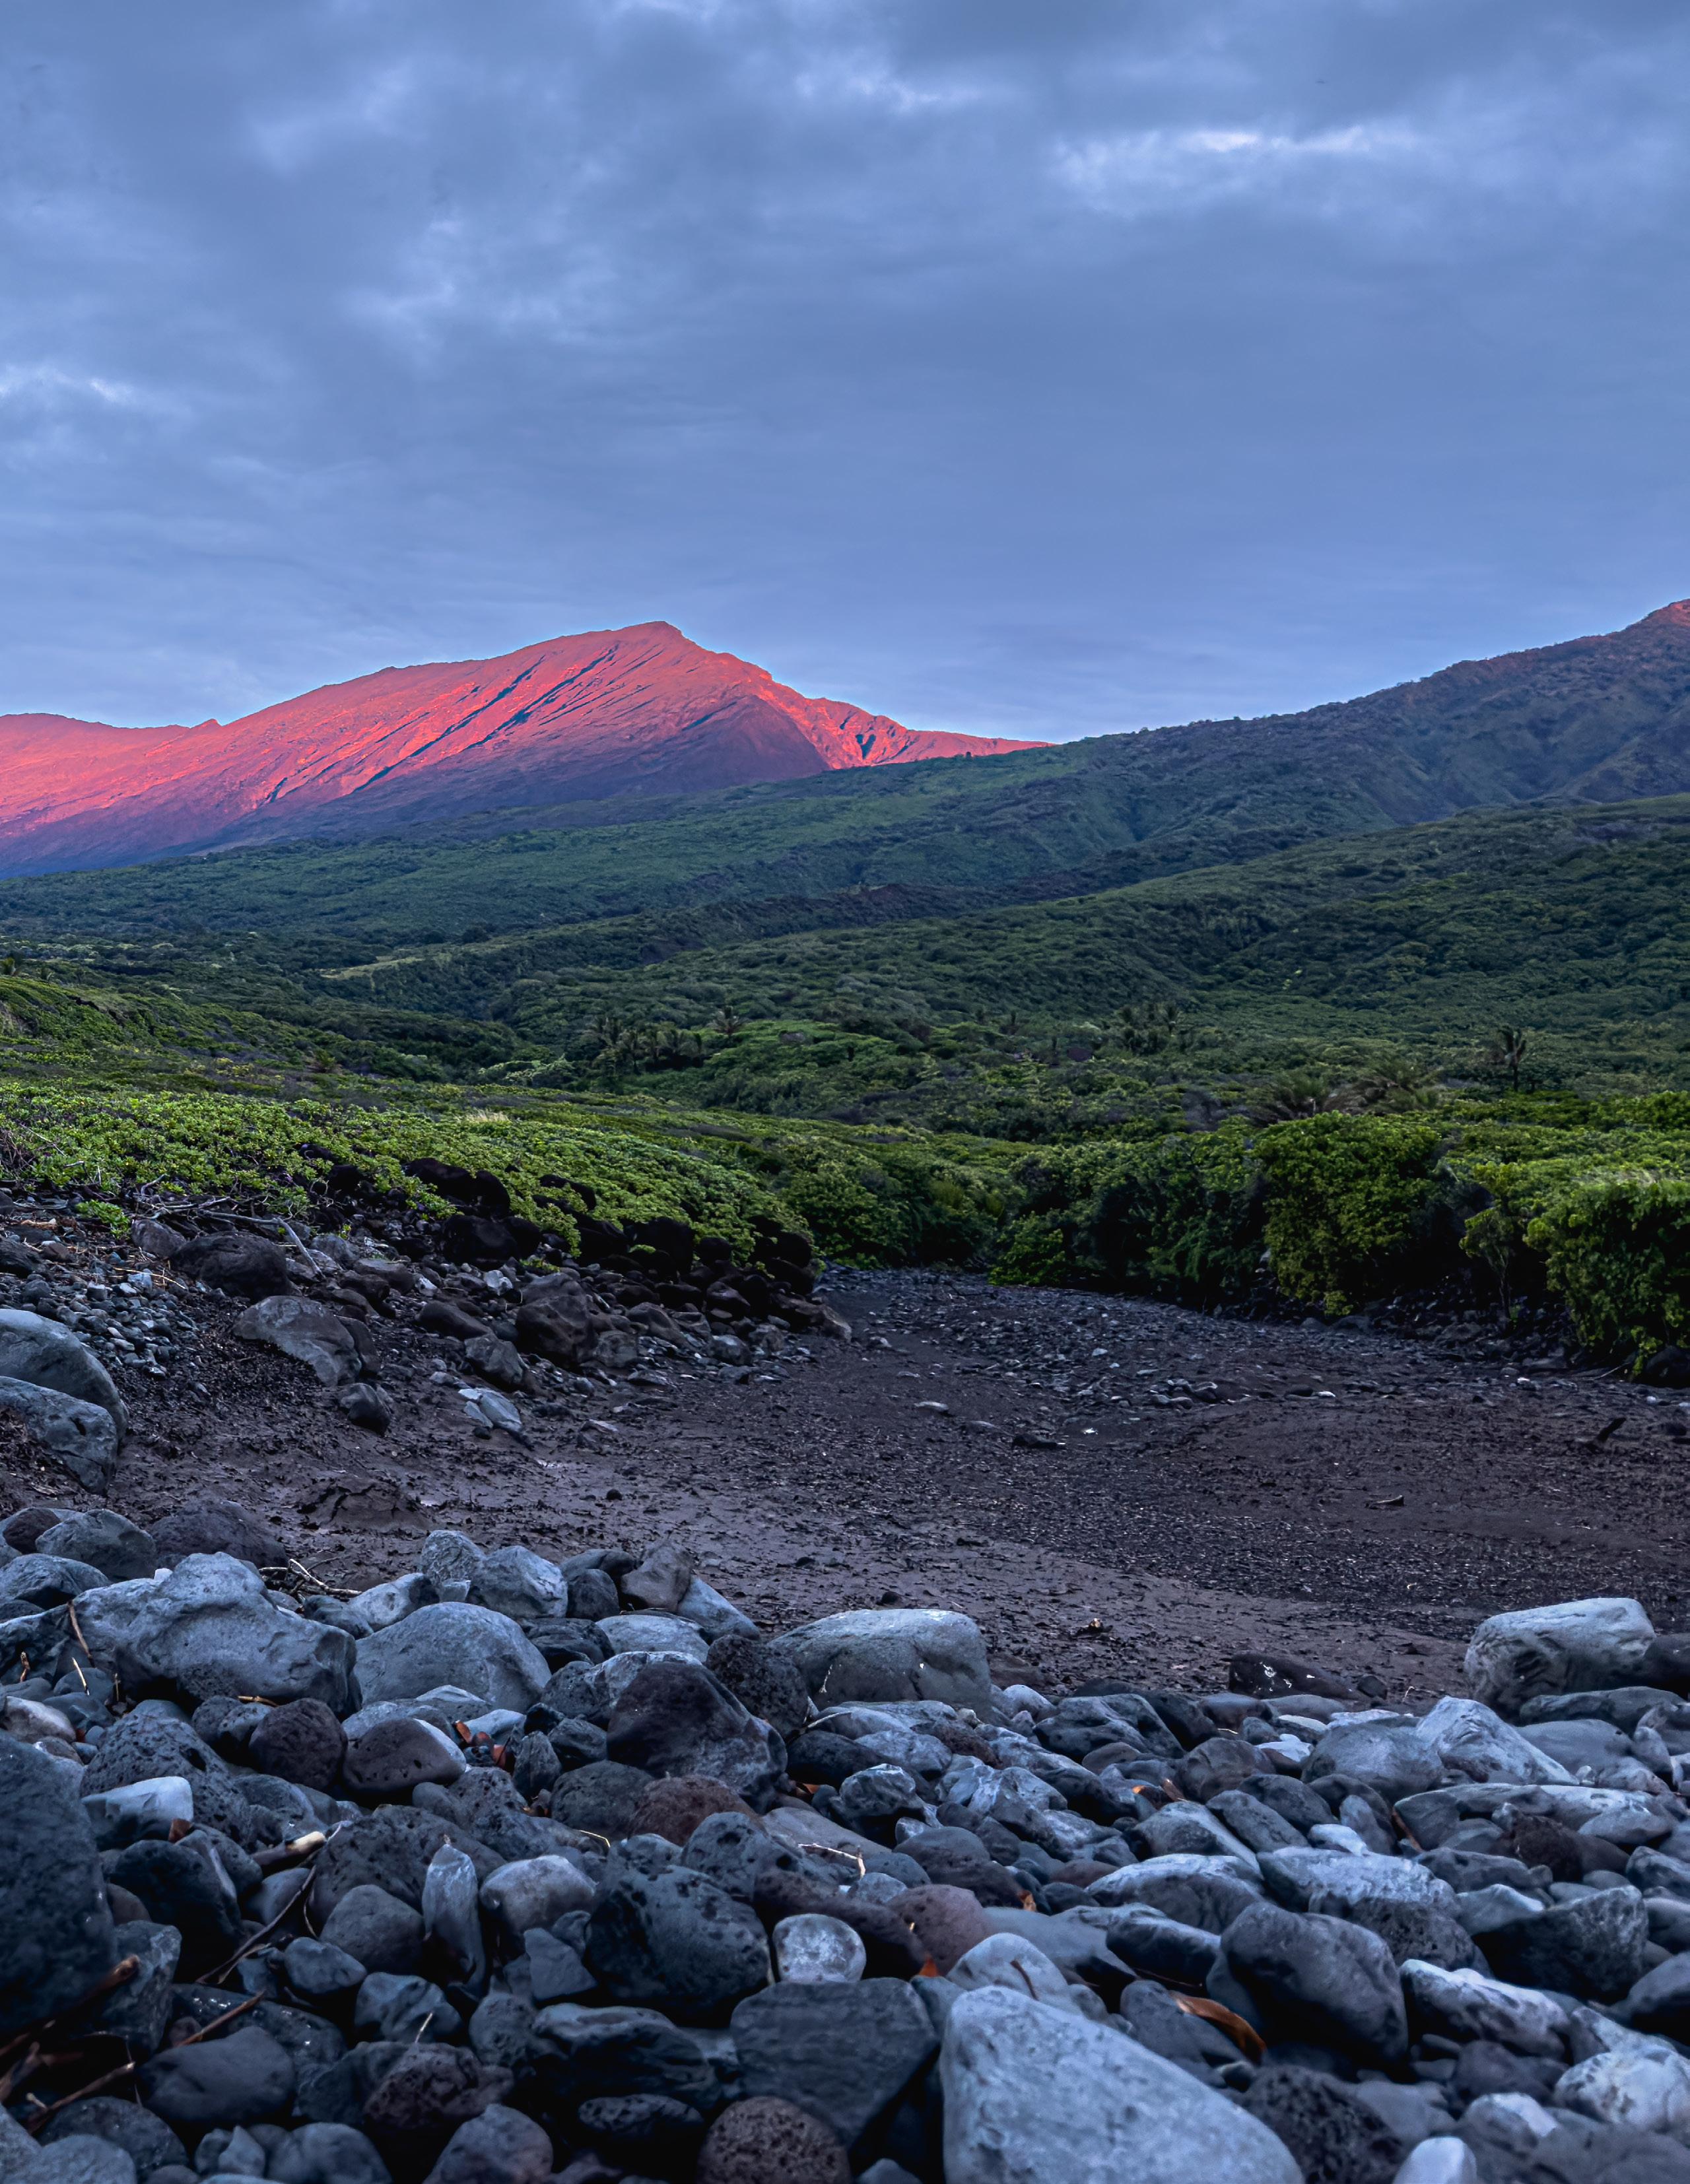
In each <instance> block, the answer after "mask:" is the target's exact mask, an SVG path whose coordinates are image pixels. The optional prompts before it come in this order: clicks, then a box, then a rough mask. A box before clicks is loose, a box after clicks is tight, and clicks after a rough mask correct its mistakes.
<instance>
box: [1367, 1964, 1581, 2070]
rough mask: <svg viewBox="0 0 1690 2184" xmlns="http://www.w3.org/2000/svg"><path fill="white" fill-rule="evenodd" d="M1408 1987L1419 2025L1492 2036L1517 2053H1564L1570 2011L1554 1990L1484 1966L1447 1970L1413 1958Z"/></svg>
mask: <svg viewBox="0 0 1690 2184" xmlns="http://www.w3.org/2000/svg"><path fill="white" fill-rule="evenodd" d="M1403 1992H1404V1993H1405V1995H1406V1996H1407V1997H1408V2014H1409V2017H1410V2019H1411V2020H1412V2021H1413V2023H1414V2026H1415V2028H1416V2029H1417V2030H1422V2029H1423V2030H1425V2031H1432V2032H1437V2033H1441V2034H1442V2035H1443V2036H1444V2037H1445V2038H1446V2039H1452V2038H1453V2039H1456V2040H1489V2041H1494V2042H1496V2043H1497V2044H1498V2046H1499V2047H1503V2048H1512V2049H1513V2050H1514V2053H1515V2054H1517V2055H1553V2056H1559V2055H1560V2054H1562V2053H1564V2052H1565V2045H1566V2037H1567V2013H1566V2011H1565V2009H1564V2008H1563V2007H1562V2005H1561V2004H1560V2003H1559V2002H1557V2001H1556V1999H1555V1997H1553V1995H1548V1994H1540V1993H1539V1992H1537V1989H1536V1988H1535V1987H1523V1986H1509V1983H1508V1982H1507V1981H1503V1980H1498V1979H1489V1978H1487V1977H1486V1975H1485V1974H1484V1973H1483V1972H1478V1971H1465V1970H1464V1971H1454V1972H1452V1971H1446V1970H1443V1968H1442V1966H1441V1965H1438V1964H1424V1963H1419V1962H1417V1961H1415V1960H1414V1958H1410V1959H1409V1961H1408V1963H1407V1964H1404V1965H1403Z"/></svg>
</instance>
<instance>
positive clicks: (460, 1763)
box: [341, 1714, 465, 1797]
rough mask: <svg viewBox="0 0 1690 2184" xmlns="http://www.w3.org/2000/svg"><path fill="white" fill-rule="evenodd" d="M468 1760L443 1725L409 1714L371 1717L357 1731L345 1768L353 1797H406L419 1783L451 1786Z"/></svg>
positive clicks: (343, 1763) (344, 1763)
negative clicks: (379, 1718)
mask: <svg viewBox="0 0 1690 2184" xmlns="http://www.w3.org/2000/svg"><path fill="white" fill-rule="evenodd" d="M464 1764H465V1762H464V1756H463V1754H462V1752H460V1751H459V1749H458V1747H457V1746H456V1745H455V1743H454V1742H453V1741H452V1740H451V1738H450V1737H449V1736H447V1735H446V1734H445V1732H444V1731H443V1730H438V1729H436V1728H435V1726H434V1724H433V1723H432V1722H428V1721H418V1720H416V1719H415V1718H414V1717H413V1716H411V1715H410V1714H404V1715H394V1716H393V1717H392V1718H390V1719H388V1720H387V1721H378V1722H372V1723H371V1725H370V1727H369V1728H368V1729H366V1730H365V1731H364V1733H363V1735H362V1736H354V1738H353V1739H352V1741H351V1742H350V1743H349V1745H348V1746H347V1747H346V1757H345V1758H344V1759H343V1761H342V1763H341V1767H342V1772H343V1775H344V1777H345V1780H346V1786H347V1788H348V1789H349V1790H350V1791H352V1793H353V1795H354V1797H404V1795H405V1794H406V1793H407V1792H408V1791H411V1790H414V1789H415V1788H416V1785H417V1784H418V1783H419V1782H436V1783H438V1784H439V1785H440V1786H441V1787H442V1788H443V1789H444V1788H447V1787H449V1786H450V1785H451V1784H452V1783H454V1782H455V1781H456V1780H457V1779H458V1777H459V1776H460V1775H461V1774H462V1773H463V1771H464Z"/></svg>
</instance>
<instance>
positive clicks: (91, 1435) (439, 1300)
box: [0, 1161, 851, 1493]
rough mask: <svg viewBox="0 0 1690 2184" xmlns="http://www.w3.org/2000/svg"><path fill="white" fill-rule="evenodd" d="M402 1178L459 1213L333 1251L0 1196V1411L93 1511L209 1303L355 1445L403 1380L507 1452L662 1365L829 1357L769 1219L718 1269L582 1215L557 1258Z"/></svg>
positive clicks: (439, 1169) (658, 1383)
mask: <svg viewBox="0 0 1690 2184" xmlns="http://www.w3.org/2000/svg"><path fill="white" fill-rule="evenodd" d="M412 1167H413V1168H414V1169H416V1171H418V1173H419V1174H420V1178H421V1180H423V1181H425V1182H427V1184H429V1185H430V1186H431V1188H435V1189H438V1190H442V1192H443V1195H445V1196H447V1197H448V1198H449V1199H453V1198H455V1199H457V1200H459V1201H463V1202H465V1203H466V1205H468V1206H472V1207H473V1208H474V1209H475V1210H473V1211H466V1212H459V1213H455V1214H452V1215H449V1216H448V1217H444V1218H443V1219H440V1220H437V1221H432V1222H431V1221H425V1220H422V1219H421V1217H417V1216H416V1215H415V1214H414V1213H410V1214H406V1213H404V1212H403V1209H401V1212H399V1214H395V1215H394V1216H393V1217H389V1218H386V1219H382V1218H378V1217H371V1218H370V1219H369V1220H368V1221H367V1222H365V1223H361V1224H360V1225H358V1226H355V1227H354V1229H353V1230H352V1232H351V1233H350V1234H343V1233H340V1232H337V1231H332V1230H329V1229H323V1230H320V1231H316V1232H315V1233H314V1232H312V1231H311V1229H310V1227H309V1224H305V1225H304V1226H300V1225H297V1224H293V1223H287V1222H284V1221H282V1220H281V1219H279V1218H275V1217H259V1216H254V1217H238V1218H237V1217H235V1216H232V1215H231V1214H229V1213H227V1212H223V1211H220V1210H219V1209H216V1208H209V1207H200V1208H197V1209H187V1208H172V1209H171V1210H170V1218H169V1219H167V1220H166V1219H159V1218H154V1217H151V1216H145V1217H138V1218H137V1220H136V1222H135V1223H134V1228H133V1233H132V1235H131V1237H130V1238H129V1239H127V1240H124V1241H123V1242H118V1241H116V1240H114V1239H113V1237H112V1236H111V1234H109V1231H107V1230H105V1229H102V1228H101V1227H99V1225H98V1223H90V1222H88V1221H86V1220H85V1219H82V1218H80V1217H78V1216H77V1214H76V1213H75V1210H74V1208H73V1207H71V1206H70V1205H69V1204H68V1203H66V1202H65V1201H62V1200H57V1199H53V1198H52V1197H51V1196H47V1195H36V1196H34V1197H20V1196H17V1195H12V1194H9V1193H0V1221H4V1222H7V1223H9V1224H10V1225H9V1226H7V1227H6V1228H4V1229H0V1413H4V1414H9V1415H10V1416H11V1417H12V1418H15V1419H17V1420H18V1421H20V1423H21V1424H22V1425H23V1426H24V1428H25V1430H26V1431H27V1432H28V1434H29V1435H30V1436H31V1439H32V1440H35V1441H36V1443H37V1444H38V1445H39V1446H42V1447H43V1448H46V1449H47V1450H48V1451H50V1452H51V1453H52V1455H53V1456H54V1457H57V1458H58V1459H59V1461H60V1462H61V1463H64V1464H65V1465H67V1466H68V1467H69V1468H70V1470H71V1472H72V1473H73V1474H74V1475H75V1477H76V1478H77V1479H79V1480H80V1481H81V1484H82V1485H85V1486H86V1487H87V1488H89V1489H90V1490H92V1491H94V1492H96V1493H98V1492H101V1491H103V1490H104V1489H105V1488H106V1487H107V1486H108V1485H109V1484H110V1482H111V1479H112V1477H113V1474H114V1468H115V1466H116V1463H117V1457H118V1453H119V1450H120V1446H121V1444H122V1440H123V1436H124V1435H125V1431H126V1429H127V1424H128V1414H127V1409H126V1406H125V1402H124V1400H123V1396H122V1393H121V1390H122V1388H123V1387H124V1386H125V1385H128V1386H130V1387H131V1392H133V1387H134V1385H135V1382H136V1381H140V1382H142V1383H143V1384H144V1383H145V1382H148V1381H151V1382H162V1381H168V1380H171V1379H175V1380H176V1381H178V1382H181V1381H183V1380H186V1381H187V1382H188V1383H189V1384H190V1385H193V1386H194V1388H195V1390H196V1392H198V1393H199V1394H201V1395H202V1396H203V1395H204V1393H205V1392H206V1390H205V1388H204V1386H203V1385H201V1384H200V1383H199V1382H198V1380H197V1379H196V1378H195V1375H196V1373H197V1372H198V1369H199V1368H198V1363H197V1361H196V1346H197V1342H198V1338H199V1337H200V1336H201V1334H203V1332H204V1327H205V1324H206V1321H207V1318H208V1316H216V1315H219V1314H227V1312H229V1311H230V1309H231V1305H238V1306H240V1307H243V1309H241V1310H240V1312H239V1313H238V1317H237V1318H236V1319H235V1322H234V1325H235V1329H236V1332H237V1334H239V1335H240V1336H242V1337H243V1339H244V1340H248V1341H250V1342H253V1343H255V1344H261V1345H264V1346H266V1347H268V1348H270V1349H272V1350H275V1351H278V1352H280V1353H281V1354H282V1356H284V1357H289V1358H293V1359H294V1360H296V1361H298V1362H299V1363H300V1364H302V1365H304V1366H306V1367H308V1368H310V1372H311V1373H312V1374H313V1375H315V1379H316V1380H317V1381H318V1382H319V1383H320V1384H321V1388H322V1390H324V1391H325V1393H324V1395H323V1397H322V1400H323V1401H325V1402H326V1403H329V1404H332V1406H333V1407H336V1408H337V1409H338V1410H339V1411H341V1412H343V1413H344V1414H345V1416H346V1417H347V1418H349V1420H350V1421H351V1423H352V1424H354V1425H358V1426H361V1427H364V1428H365V1429H368V1430H369V1431H371V1432H372V1433H377V1434H385V1433H387V1432H388V1431H389V1430H390V1429H391V1428H392V1427H393V1424H394V1420H395V1409H394V1404H393V1396H392V1389H393V1387H394V1386H396V1385H399V1384H402V1383H404V1382H407V1381H412V1380H415V1379H418V1378H419V1377H420V1373H427V1377H428V1379H429V1380H430V1381H431V1382H432V1384H433V1385H434V1387H435V1389H437V1390H439V1391H441V1398H440V1399H442V1400H450V1401H460V1402H461V1403H462V1404H463V1405H465V1406H466V1409H467V1412H468V1415H469V1417H470V1419H471V1423H472V1424H474V1425H475V1427H476V1428H477V1430H479V1431H482V1432H485V1433H492V1432H494V1431H501V1430H502V1431H504V1432H506V1433H510V1434H514V1435H521V1434H522V1432H523V1431H524V1429H525V1416H524V1410H523V1407H522V1405H523V1402H524V1401H526V1402H527V1404H528V1405H530V1406H533V1407H538V1408H539V1409H540V1410H541V1412H542V1414H543V1415H549V1414H551V1411H550V1409H549V1407H555V1406H556V1405H557V1404H558V1403H559V1402H560V1401H563V1402H564V1403H566V1404H567V1403H568V1402H570V1401H572V1400H575V1399H579V1398H582V1397H587V1396H594V1395H595V1394H601V1393H602V1392H603V1390H605V1388H606V1387H607V1386H611V1385H622V1382H623V1380H624V1379H627V1380H629V1381H630V1382H631V1385H633V1386H634V1387H635V1388H636V1389H637V1390H641V1391H642V1392H641V1401H642V1402H643V1403H645V1404H662V1403H664V1402H666V1401H668V1400H669V1396H668V1392H667V1391H668V1390H669V1388H670V1385H671V1384H670V1382H669V1380H668V1379H667V1376H666V1371H665V1368H666V1366H667V1364H669V1363H679V1364H680V1365H682V1366H683V1367H684V1368H685V1369H687V1370H688V1371H689V1372H698V1371H700V1370H702V1371H704V1372H706V1373H717V1374H720V1375H722V1377H724V1378H727V1379H750V1377H751V1376H752V1374H753V1373H754V1372H755V1371H756V1370H758V1369H764V1370H767V1369H770V1368H773V1369H775V1370H776V1371H777V1372H778V1367H775V1362H774V1361H775V1360H776V1359H777V1358H778V1357H779V1355H780V1354H781V1353H782V1352H783V1351H789V1347H791V1348H795V1349H796V1351H797V1354H799V1355H800V1357H802V1356H807V1355H809V1352H808V1351H807V1350H806V1349H805V1348H804V1346H803V1345H804V1343H805V1341H806V1340H807V1339H808V1338H811V1337H815V1336H833V1337H839V1338H843V1339H846V1340H849V1338H850V1335H851V1328H850V1325H849V1323H847V1322H846V1321H845V1320H844V1319H843V1318H840V1317H839V1314H838V1313H837V1312H835V1311H834V1310H833V1308H832V1307H830V1306H828V1305H827V1304H826V1303H824V1302H823V1301H820V1300H818V1299H817V1298H816V1297H815V1296H814V1295H812V1290H813V1289H814V1286H815V1280H816V1269H815V1266H814V1262H813V1259H812V1251H811V1246H810V1243H809V1240H808V1239H807V1238H806V1237H804V1236H800V1235H799V1234H796V1233H795V1231H792V1230H789V1229H782V1228H780V1227H778V1225H777V1224H776V1223H773V1222H771V1221H767V1220H764V1219H761V1218H760V1219H759V1220H758V1221H756V1223H754V1224H753V1247H752V1249H751V1250H750V1252H749V1253H748V1254H747V1256H746V1261H745V1263H740V1262H738V1261H736V1258H735V1254H734V1251H733V1246H732V1245H730V1244H728V1242H727V1241H726V1240H722V1239H721V1238H714V1237H710V1236H701V1235H696V1234H694V1231H693V1230H692V1229H690V1228H689V1227H688V1226H687V1225H686V1223H683V1222H680V1221H674V1220H670V1219H667V1218H659V1219H655V1220H651V1221H645V1222H636V1223H629V1224H628V1226H627V1228H626V1229H622V1228H618V1227H616V1225H615V1224H614V1223H610V1222H606V1221H601V1220H599V1219H597V1218H596V1217H594V1216H592V1215H591V1214H587V1213H583V1214H580V1215H579V1216H578V1217H577V1233H578V1235H579V1239H580V1251H579V1256H569V1255H568V1254H567V1253H566V1251H564V1248H563V1245H562V1243H561V1240H560V1239H559V1237H558V1236H557V1235H555V1234H546V1233H544V1232H542V1231H541V1230H540V1229H538V1228H536V1227H535V1225H534V1224H533V1223H532V1222H527V1221H524V1220H522V1219H521V1218H520V1217H518V1216H516V1215H515V1214H513V1213H511V1212H510V1201H509V1197H508V1195H506V1194H505V1190H504V1186H503V1185H502V1184H499V1181H498V1178H495V1177H494V1176H491V1175H482V1176H472V1175H471V1174H469V1173H468V1171H466V1170H463V1169H455V1168H452V1167H448V1166H447V1165H446V1164H444V1163H443V1162H429V1161H423V1162H413V1163H412ZM425 1171H426V1173H424V1172H425ZM501 1207H502V1209H503V1210H502V1211H500V1208H501ZM131 1376H133V1379H131ZM308 1385H309V1384H308ZM519 1398H521V1399H522V1401H519V1400H518V1399H519Z"/></svg>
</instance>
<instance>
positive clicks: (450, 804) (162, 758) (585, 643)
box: [0, 621, 1029, 872]
mask: <svg viewBox="0 0 1690 2184" xmlns="http://www.w3.org/2000/svg"><path fill="white" fill-rule="evenodd" d="M1027 748H1029V746H1027V745H1025V744H1013V743H1003V742H999V741H996V740H994V739H993V738H989V737H979V736H958V735H946V734H943V733H926V732H923V731H922V730H918V729H912V728H906V727H903V726H902V725H901V723H900V722H899V721H893V720H888V719H886V718H885V717H884V716H881V715H878V714H870V713H865V712H863V711H862V709H861V708H860V707H858V706H856V705H842V704H839V703H838V702H836V701H834V700H833V699H824V698H806V697H804V696H802V695H801V694H800V693H799V692H798V691H796V690H792V689H789V688H787V687H786V685H785V684H784V683H781V682H776V681H775V679H774V677H772V675H771V674H770V673H769V672H768V671H767V668H762V667H756V666H752V665H750V663H749V662H748V661H746V660H737V659H735V658H734V657H733V655H732V654H731V653H726V652H706V650H705V649H704V648H703V647H702V646H701V645H696V644H694V643H690V642H689V640H688V639H687V638H684V637H683V636H682V634H681V632H680V631H679V630H678V629H675V628H673V627H671V625H670V624H669V623H667V622H661V621H660V622H644V623H641V624H639V626H638V627H635V628H633V629H621V630H594V631H589V632H588V633H586V634H585V635H583V636H580V637H562V638H553V639H550V640H549V641H548V642H546V643H543V644H532V645H529V646H527V648H525V649H523V650H522V651H520V652H513V653H509V654H507V655H505V656H504V657H503V658H502V659H499V660H452V661H447V662H443V663H440V664H436V665H432V666H423V667H388V668H383V669H382V671H380V672H379V673H378V674H375V675H364V676H360V677H358V678H357V679H356V680H355V681H354V682H338V683H332V684H330V685H329V686H327V687H326V688H323V689H320V690H312V691H308V692H307V693H306V694H304V696H303V697H298V698H290V699H285V700H284V701H283V702H282V704H280V705H267V706H265V708H264V710H262V711H260V712H257V713H250V714H248V715H247V716H246V717H245V718H244V719H243V720H238V721H230V722H228V723H226V724H225V723H223V722H221V721H202V722H201V723H200V724H199V726H198V727H162V728H114V727H107V726H105V725H104V724H103V723H102V722H99V721H73V720H66V719H62V718H60V717H59V716H56V715H50V714H40V713H14V714H9V715H4V716H0V755H3V759H4V772H5V784H4V788H3V792H0V798H3V800H0V865H3V867H4V869H5V870H7V871H8V872H49V871H53V870H55V869H58V868H59V867H63V866H98V865H116V864H124V863H128V862H135V861H139V860H142V859H145V858H149V857H158V856H162V855H166V854H167V853H168V852H170V851H171V850H192V849H204V848H209V847H211V846H214V845H218V844H222V845H227V844H237V843H249V842H265V841H275V840H277V839H281V838H287V837H289V836H294V835H300V834H310V833H320V832H322V831H325V830H326V831H330V832H343V833H358V832H360V831H363V832H366V833H373V832H376V831H379V830H380V829H381V828H382V827H391V826H396V825H399V824H403V823H405V822H421V821H445V820H449V819H453V818H455V817H458V816H461V815H463V814H465V813H466V812H474V811H488V810H492V809H500V808H505V807H510V808H516V807H521V806H522V805H545V804H554V803H556V802H559V801H560V800H563V801H569V800H574V799H593V798H599V797H613V796H624V795H628V794H650V793H653V792H656V793H661V794H666V795H677V794H689V793H694V792H697V791H700V790H705V789H722V788H734V787H737V786H739V784H741V783H747V782H757V781H788V780H793V779H795V778H797V777H800V776H803V775H806V774H812V773H827V772H834V771H837V770H839V769H841V768H856V767H862V766H901V765H906V764H908V763H910V762H911V761H912V760H920V759H934V758H958V757H973V756H975V755H980V754H990V753H992V752H997V751H1009V750H1018V749H1027Z"/></svg>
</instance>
